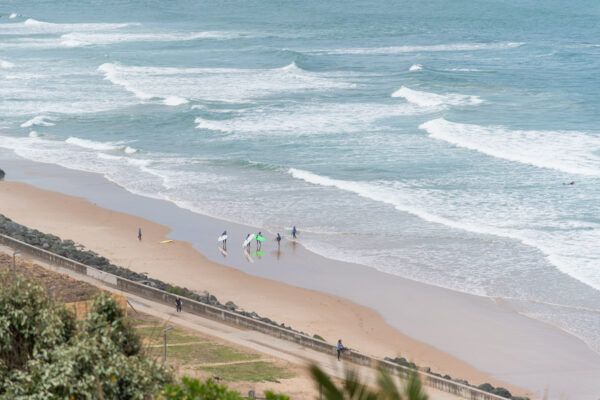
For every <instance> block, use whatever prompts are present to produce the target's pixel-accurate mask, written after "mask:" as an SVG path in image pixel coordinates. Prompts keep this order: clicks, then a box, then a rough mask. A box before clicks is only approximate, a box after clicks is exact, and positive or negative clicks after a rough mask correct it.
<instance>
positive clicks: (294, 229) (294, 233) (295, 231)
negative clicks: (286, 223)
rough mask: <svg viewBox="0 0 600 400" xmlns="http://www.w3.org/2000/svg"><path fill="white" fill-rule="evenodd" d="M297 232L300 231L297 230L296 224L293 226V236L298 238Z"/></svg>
mask: <svg viewBox="0 0 600 400" xmlns="http://www.w3.org/2000/svg"><path fill="white" fill-rule="evenodd" d="M296 233H298V231H297V230H296V225H294V227H293V228H292V237H293V238H294V239H296Z"/></svg>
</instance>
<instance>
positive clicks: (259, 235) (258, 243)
mask: <svg viewBox="0 0 600 400" xmlns="http://www.w3.org/2000/svg"><path fill="white" fill-rule="evenodd" d="M261 236H262V232H258V235H256V250H260V240H258V238H259V237H261Z"/></svg>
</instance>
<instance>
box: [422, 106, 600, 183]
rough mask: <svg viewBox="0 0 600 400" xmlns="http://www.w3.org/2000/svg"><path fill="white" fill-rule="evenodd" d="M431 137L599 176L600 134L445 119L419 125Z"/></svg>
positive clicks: (505, 157)
mask: <svg viewBox="0 0 600 400" xmlns="http://www.w3.org/2000/svg"><path fill="white" fill-rule="evenodd" d="M419 128H420V129H423V130H425V131H427V133H429V136H430V137H432V138H434V139H438V140H443V141H446V142H448V143H452V144H454V145H456V146H459V147H464V148H467V149H470V150H475V151H478V152H480V153H483V154H487V155H489V156H492V157H496V158H502V159H505V160H509V161H515V162H519V163H523V164H529V165H533V166H536V167H540V168H549V169H554V170H558V171H562V172H566V173H569V174H581V175H591V176H600V155H599V154H598V153H597V150H598V149H599V148H600V135H599V134H598V133H595V134H588V133H584V132H577V131H522V130H510V129H506V128H504V127H501V126H487V127H486V126H479V125H471V124H461V123H456V122H449V121H446V120H445V119H443V118H438V119H434V120H431V121H427V122H426V123H424V124H422V125H420V126H419Z"/></svg>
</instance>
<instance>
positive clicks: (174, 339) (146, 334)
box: [136, 325, 205, 344]
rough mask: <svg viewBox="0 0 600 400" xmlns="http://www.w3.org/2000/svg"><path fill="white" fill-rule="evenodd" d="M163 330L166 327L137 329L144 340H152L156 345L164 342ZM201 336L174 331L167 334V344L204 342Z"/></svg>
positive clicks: (157, 326)
mask: <svg viewBox="0 0 600 400" xmlns="http://www.w3.org/2000/svg"><path fill="white" fill-rule="evenodd" d="M163 329H165V327H164V326H159V325H156V326H144V327H141V328H136V330H137V332H138V334H139V335H140V336H141V337H143V338H150V339H151V340H152V341H153V342H156V344H160V343H162V342H163V340H164V339H163V335H164V333H163ZM204 341H205V339H203V338H202V337H201V336H195V335H190V334H187V333H185V332H182V331H180V330H178V329H173V330H170V331H168V332H167V344H177V343H191V342H204Z"/></svg>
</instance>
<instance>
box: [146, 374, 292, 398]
mask: <svg viewBox="0 0 600 400" xmlns="http://www.w3.org/2000/svg"><path fill="white" fill-rule="evenodd" d="M156 398H157V399H158V400H243V399H244V397H242V396H241V395H240V393H239V392H236V391H234V390H229V388H228V387H227V386H225V385H222V384H219V383H217V382H215V381H214V380H213V379H210V378H209V379H207V380H206V381H205V382H200V381H199V380H198V379H192V378H188V377H184V378H182V380H181V382H180V383H169V384H167V385H165V387H164V388H163V390H161V391H160V392H159V394H158V395H157V396H156ZM265 399H266V400H289V399H290V398H289V396H286V395H283V394H277V393H274V392H272V391H266V392H265Z"/></svg>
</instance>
